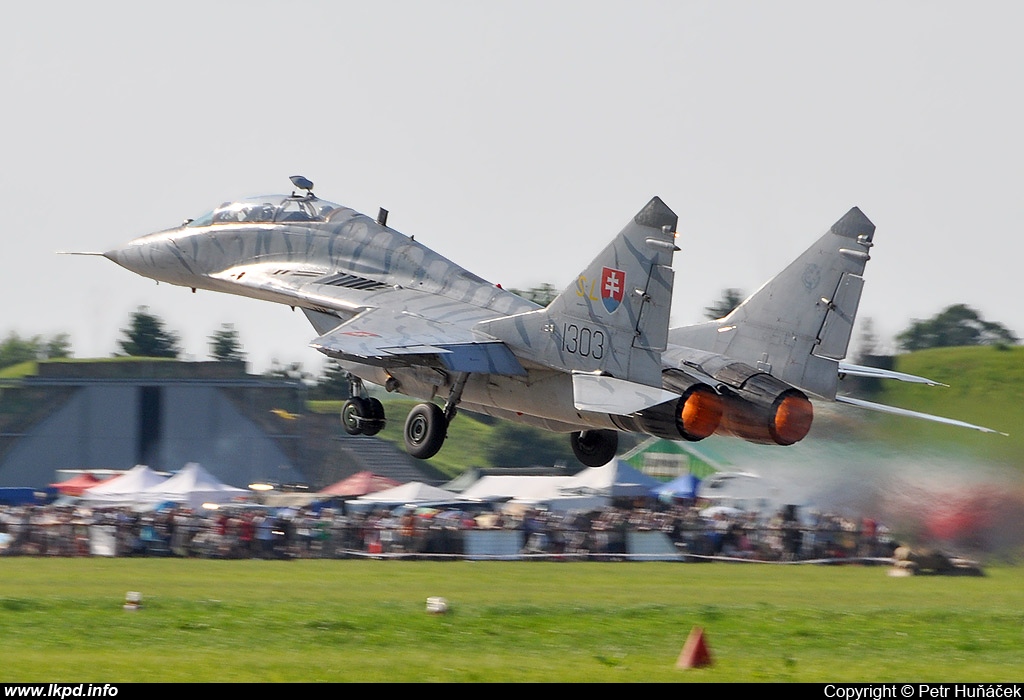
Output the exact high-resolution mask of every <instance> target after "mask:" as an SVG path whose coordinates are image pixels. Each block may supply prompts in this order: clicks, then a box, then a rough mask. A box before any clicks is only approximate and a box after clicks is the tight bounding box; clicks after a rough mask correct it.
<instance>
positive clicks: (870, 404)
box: [836, 396, 1007, 435]
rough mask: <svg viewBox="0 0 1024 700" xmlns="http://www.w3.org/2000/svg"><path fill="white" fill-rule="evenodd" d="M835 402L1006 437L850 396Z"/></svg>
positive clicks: (994, 431) (938, 417) (940, 417)
mask: <svg viewBox="0 0 1024 700" xmlns="http://www.w3.org/2000/svg"><path fill="white" fill-rule="evenodd" d="M836 401H838V402H839V403H845V404H849V405H851V406H859V407H860V408H866V409H868V410H870V411H879V412H880V413H891V414H893V415H895V416H907V417H908V418H920V419H923V420H930V421H932V422H933V423H945V424H946V425H956V426H959V427H961V428H970V429H971V430H978V431H981V432H983V433H994V434H996V435H1007V433H1004V432H1001V431H999V430H993V429H992V428H985V427H983V426H980V425H974V424H972V423H965V422H964V421H962V420H956V419H954V418H943V417H942V416H934V415H932V414H930V413H921V412H919V411H911V410H909V409H906V408H897V407H896V406H887V405H885V404H882V403H874V402H873V401H865V400H864V399H855V398H853V397H852V396H837V397H836Z"/></svg>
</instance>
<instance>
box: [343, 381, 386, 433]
mask: <svg viewBox="0 0 1024 700" xmlns="http://www.w3.org/2000/svg"><path fill="white" fill-rule="evenodd" d="M349 386H350V388H351V393H352V398H350V399H349V400H348V401H346V402H345V404H344V405H343V406H342V407H341V425H342V427H343V428H344V429H345V432H346V433H348V434H349V435H376V434H377V433H379V432H380V431H381V430H383V429H384V426H385V425H386V424H387V418H386V417H385V416H384V404H382V403H381V402H380V401H379V400H377V399H375V398H373V397H372V396H367V394H366V389H365V388H364V387H363V382H362V381H361V380H360V379H359V378H358V377H354V376H351V375H350V376H349Z"/></svg>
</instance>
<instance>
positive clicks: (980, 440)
mask: <svg viewBox="0 0 1024 700" xmlns="http://www.w3.org/2000/svg"><path fill="white" fill-rule="evenodd" d="M896 370H898V371H900V372H908V373H910V374H916V375H919V376H923V377H928V378H929V379H934V380H935V381H938V382H942V383H944V384H948V385H949V386H947V387H930V386H924V385H920V384H908V383H906V382H894V381H888V382H884V387H883V390H882V392H881V393H879V394H877V395H876V396H875V397H872V400H875V401H878V402H879V403H885V404H890V405H894V406H899V407H901V408H909V409H911V410H914V411H922V412H925V413H931V414H935V415H940V416H945V417H949V418H955V419H958V420H963V421H967V422H969V423H974V424H976V425H982V426H985V427H988V428H993V429H995V430H1000V431H1002V432H1005V433H1009V437H1004V436H1002V435H990V434H985V433H980V432H977V431H974V430H966V429H963V428H957V427H951V426H946V425H941V424H937V423H932V422H929V421H922V420H916V419H912V418H899V417H895V416H887V415H882V414H880V415H878V416H873V417H872V418H871V420H870V421H869V425H870V427H869V433H870V435H871V436H872V437H875V438H878V439H880V440H883V441H885V442H889V443H892V444H894V445H905V446H922V445H928V446H930V447H932V448H938V449H942V450H948V451H956V452H961V453H967V454H972V455H976V456H978V457H980V458H984V459H986V460H989V461H995V462H1002V463H1006V464H1011V465H1014V466H1017V467H1024V347H1010V348H999V347H993V346H984V347H961V348H936V349H933V350H922V351H919V352H915V353H910V354H907V355H900V356H898V357H897V358H896Z"/></svg>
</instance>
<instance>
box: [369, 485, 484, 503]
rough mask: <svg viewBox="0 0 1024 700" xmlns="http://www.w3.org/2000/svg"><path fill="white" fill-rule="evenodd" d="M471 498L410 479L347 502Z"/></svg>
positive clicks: (448, 500) (450, 500)
mask: <svg viewBox="0 0 1024 700" xmlns="http://www.w3.org/2000/svg"><path fill="white" fill-rule="evenodd" d="M472 500H475V499H472V498H467V497H465V496H462V495H460V494H457V493H455V492H454V491H446V490H445V489H439V488H437V487H436V486H431V485H430V484H424V483H423V482H422V481H410V482H409V483H408V484H402V485H401V486H395V487H394V488H390V489H384V490H383V491H376V492H374V493H368V494H366V495H365V496H360V497H359V498H356V499H353V500H352V501H349V502H350V503H354V504H357V505H358V504H363V503H366V504H370V503H382V504H383V503H395V504H402V503H454V502H456V501H472Z"/></svg>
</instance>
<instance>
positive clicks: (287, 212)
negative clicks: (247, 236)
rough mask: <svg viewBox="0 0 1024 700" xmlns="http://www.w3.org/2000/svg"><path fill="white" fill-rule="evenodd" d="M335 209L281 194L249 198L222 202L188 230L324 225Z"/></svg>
mask: <svg viewBox="0 0 1024 700" xmlns="http://www.w3.org/2000/svg"><path fill="white" fill-rule="evenodd" d="M337 208H338V205H337V204H333V203H331V202H328V201H326V200H323V199H318V198H316V197H294V196H291V197H290V196H288V195H281V194H277V195H269V196H265V197H249V198H248V199H242V200H239V201H237V202H224V203H223V204H221V205H220V206H219V207H217V208H216V209H214V210H213V211H209V212H207V213H205V214H203V215H202V216H200V217H198V218H196V219H193V220H192V221H190V222H189V223H188V226H195V227H198V226H210V225H212V224H252V223H275V222H283V221H325V220H326V219H327V216H328V215H329V214H330V213H331V212H332V211H334V210H335V209H337Z"/></svg>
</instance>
